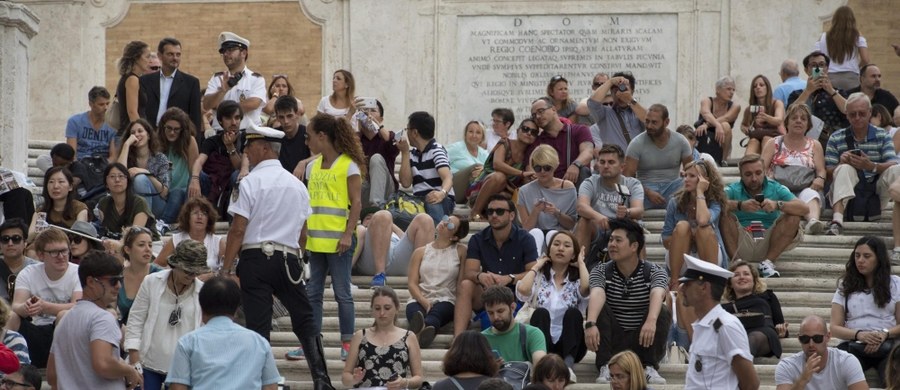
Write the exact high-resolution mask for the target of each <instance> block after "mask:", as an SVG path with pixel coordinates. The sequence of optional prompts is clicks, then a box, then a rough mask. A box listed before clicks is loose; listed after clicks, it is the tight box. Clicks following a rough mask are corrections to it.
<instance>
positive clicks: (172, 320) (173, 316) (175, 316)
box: [169, 271, 187, 326]
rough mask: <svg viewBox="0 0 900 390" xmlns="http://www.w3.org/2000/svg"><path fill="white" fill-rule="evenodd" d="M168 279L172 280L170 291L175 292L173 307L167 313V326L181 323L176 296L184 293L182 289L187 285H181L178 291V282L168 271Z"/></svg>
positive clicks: (179, 307) (179, 308)
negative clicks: (170, 311)
mask: <svg viewBox="0 0 900 390" xmlns="http://www.w3.org/2000/svg"><path fill="white" fill-rule="evenodd" d="M169 272H170V273H169V280H171V281H172V292H174V293H175V309H173V310H172V313H170V314H169V326H176V325H178V324H179V323H181V305H180V304H179V303H178V297H179V296H181V294H182V293H184V290H186V289H187V286H185V287H182V288H181V291H178V283H176V282H175V275H173V274H172V273H171V272H174V271H169Z"/></svg>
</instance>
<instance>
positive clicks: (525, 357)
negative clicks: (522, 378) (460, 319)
mask: <svg viewBox="0 0 900 390" xmlns="http://www.w3.org/2000/svg"><path fill="white" fill-rule="evenodd" d="M481 300H482V301H483V302H484V310H485V311H487V313H488V316H489V317H490V319H491V327H490V328H487V329H485V330H484V331H482V332H481V334H483V335H484V337H486V338H487V339H488V343H490V344H491V348H492V349H493V350H495V351H497V352H498V353H499V354H500V358H501V359H503V361H504V362H531V364H532V365H534V364H537V362H538V360H541V358H542V357H544V355H546V354H547V342H546V340H545V339H544V333H543V332H541V330H540V329H538V328H536V327H533V326H531V325H526V324H520V323H518V322H516V320H515V318H514V314H513V313H514V312H515V311H516V297H515V296H514V295H513V292H512V290H510V289H508V288H506V286H496V285H495V286H491V287H488V288H487V290H484V294H482V295H481ZM523 330H524V331H525V336H524V337H523V336H522V335H521V334H520V332H522V331H523ZM522 340H525V342H524V343H522Z"/></svg>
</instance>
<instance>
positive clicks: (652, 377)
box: [644, 366, 666, 385]
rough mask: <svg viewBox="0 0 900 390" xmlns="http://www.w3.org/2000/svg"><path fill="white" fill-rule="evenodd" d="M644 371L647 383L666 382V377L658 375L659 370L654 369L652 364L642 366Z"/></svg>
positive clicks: (662, 383) (660, 383)
mask: <svg viewBox="0 0 900 390" xmlns="http://www.w3.org/2000/svg"><path fill="white" fill-rule="evenodd" d="M644 373H645V374H647V384H650V385H664V384H666V379H665V378H663V377H662V376H660V375H659V372H657V371H656V369H655V368H653V366H647V367H644Z"/></svg>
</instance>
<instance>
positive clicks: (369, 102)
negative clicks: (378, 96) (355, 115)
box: [360, 97, 378, 108]
mask: <svg viewBox="0 0 900 390" xmlns="http://www.w3.org/2000/svg"><path fill="white" fill-rule="evenodd" d="M360 99H362V106H363V108H378V103H376V102H375V101H376V100H375V98H373V97H364V98H360Z"/></svg>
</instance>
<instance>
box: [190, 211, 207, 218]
mask: <svg viewBox="0 0 900 390" xmlns="http://www.w3.org/2000/svg"><path fill="white" fill-rule="evenodd" d="M191 215H192V216H200V215H202V216H204V217H209V214H207V213H206V211H202V210H194V211H191Z"/></svg>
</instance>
